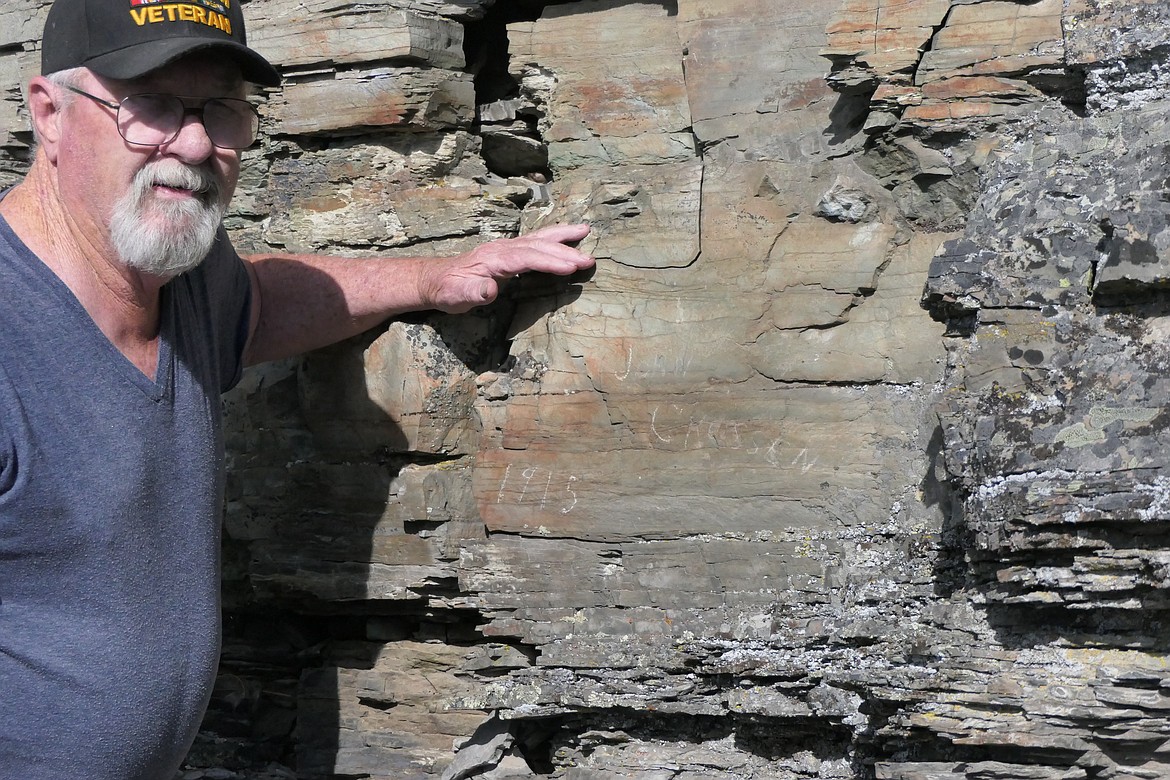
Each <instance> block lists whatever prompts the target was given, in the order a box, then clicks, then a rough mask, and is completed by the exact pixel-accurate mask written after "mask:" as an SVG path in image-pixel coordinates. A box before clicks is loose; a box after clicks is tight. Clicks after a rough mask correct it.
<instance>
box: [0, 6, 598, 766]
mask: <svg viewBox="0 0 1170 780" xmlns="http://www.w3.org/2000/svg"><path fill="white" fill-rule="evenodd" d="M239 6H240V4H239V2H238V0H168V2H166V3H156V2H153V0H56V3H55V4H54V6H53V7H52V9H51V11H50V13H49V17H48V20H47V22H46V26H45V34H44V40H43V45H42V75H41V76H38V77H36V78H34V79H32V80H31V82H30V84H29V86H28V108H29V113H30V116H31V120H32V123H33V127H34V129H35V132H36V135H37V139H38V147H37V150H36V154H35V158H34V161H33V163H32V166H31V168H30V170H29V173H28V175H27V177H26V178H25V179H24V181H22V182H21V183H20V184H19V185H17V186H16V187H14V188H13V189H12V190H10V191H9V192H7V193H5V194H4V196H3V199H2V200H0V334H2V336H3V338H0V777H2V778H13V780H16V779H17V778H19V780H71V779H77V780H148V779H149V780H170V778H171V777H172V776H173V774H174V772H175V771H176V769H177V768H178V766H179V765H180V762H181V761H182V759H183V757H184V755H185V754H186V751H187V749H188V748H189V746H190V744H191V741H192V740H193V738H194V736H195V733H196V731H197V729H198V726H199V722H200V718H201V716H202V713H203V711H204V708H205V707H206V704H207V700H208V697H209V695H210V691H211V687H212V684H213V681H214V677H215V672H216V664H217V660H218V653H219V602H218V594H219V577H218V550H219V511H220V503H221V500H222V495H223V443H222V434H221V430H220V426H221V422H220V419H219V395H220V393H222V392H223V391H224V390H226V389H228V388H230V387H231V386H232V385H233V384H234V383H235V382H236V381H237V379H238V377H239V374H240V371H241V369H242V367H243V365H245V364H248V363H254V362H258V361H263V360H269V359H273V358H278V357H281V356H286V355H291V354H295V353H298V352H301V351H304V350H308V349H312V348H315V347H319V346H322V345H324V344H327V343H330V342H332V341H336V340H338V339H342V338H345V337H348V336H350V335H353V334H356V333H359V332H361V331H363V330H365V329H367V328H369V327H371V326H373V325H375V324H376V323H378V322H379V321H381V320H384V319H386V318H387V317H391V316H394V315H396V314H399V313H402V312H406V311H410V310H418V309H431V308H434V309H440V310H443V311H447V312H462V311H466V310H468V309H470V308H472V307H474V306H477V305H480V304H483V303H487V302H490V301H491V300H493V299H494V297H495V296H496V294H497V280H500V279H503V278H508V277H512V276H515V275H516V274H519V273H522V272H525V271H530V270H536V271H544V272H551V273H555V274H569V273H572V272H574V271H577V270H579V269H582V268H586V267H589V266H590V265H592V262H593V261H592V259H591V258H589V257H588V256H586V255H585V254H583V253H582V252H579V251H578V250H576V249H574V248H572V247H570V246H568V245H567V244H569V243H571V242H573V241H576V240H578V239H581V238H583V237H584V236H585V234H586V233H587V232H588V228H587V227H585V226H581V225H577V226H558V227H553V228H548V229H546V230H543V231H537V232H535V233H533V234H531V235H529V236H527V237H522V238H519V239H511V240H506V241H501V242H494V243H490V244H485V245H483V246H481V247H479V248H477V249H475V250H473V251H471V252H468V253H466V254H464V255H460V256H457V257H450V258H431V259H421V258H420V259H382V260H377V259H354V258H349V259H338V258H329V257H312V256H297V257H293V256H280V255H265V256H260V257H252V258H247V259H246V260H244V259H241V258H240V257H238V256H237V255H236V253H235V252H234V250H233V249H232V247H231V245H230V243H229V241H228V239H227V237H226V235H225V233H224V231H223V228H222V226H221V224H220V220H221V217H222V216H223V213H224V210H225V209H226V207H227V204H228V201H229V199H230V198H231V195H232V192H233V190H234V188H235V186H236V180H237V176H238V174H239V168H240V152H239V150H240V149H241V148H244V147H246V146H248V145H249V144H251V143H252V141H253V140H254V138H255V132H256V116H255V111H254V109H252V107H251V106H250V105H249V104H248V103H247V102H246V101H245V100H244V98H245V94H246V93H245V89H244V86H245V85H244V82H245V80H247V81H253V82H258V83H261V84H268V85H275V84H277V83H279V74H278V73H277V72H276V71H275V70H274V69H273V67H272V66H271V65H270V64H269V63H268V62H266V61H265V60H264V59H263V58H262V57H261V56H260V55H259V54H257V53H255V52H254V51H252V50H251V49H249V48H247V46H246V41H245V37H244V20H243V18H242V15H241V12H240V8H239Z"/></svg>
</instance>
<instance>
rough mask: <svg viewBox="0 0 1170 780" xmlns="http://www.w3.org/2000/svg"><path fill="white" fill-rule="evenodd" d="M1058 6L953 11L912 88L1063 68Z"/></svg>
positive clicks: (1059, 0) (1058, 1)
mask: <svg viewBox="0 0 1170 780" xmlns="http://www.w3.org/2000/svg"><path fill="white" fill-rule="evenodd" d="M1063 11H1064V2H1063V0H1039V2H1036V3H1029V4H1020V3H1015V2H1007V1H1006V0H1005V1H1002V2H1001V1H1000V0H993V1H992V2H983V3H975V4H972V5H956V6H955V7H954V9H953V10H952V11H951V13H950V15H949V16H948V17H947V24H946V26H945V27H944V28H943V29H941V30H940V31H939V32H938V34H937V35H936V36H935V38H934V44H933V45H932V47H931V49H930V51H928V52H926V54H925V55H923V57H922V64H921V66H920V67H919V69H918V73H917V77H916V78H917V82H918V83H919V84H925V83H927V82H930V81H934V80H936V79H939V78H943V77H945V76H946V75H950V74H954V75H991V74H1000V73H1003V74H1010V73H1015V72H1019V71H1022V70H1027V69H1034V68H1042V67H1048V66H1058V65H1061V64H1063V62H1064V32H1063V30H1062V27H1061V20H1062V15H1063Z"/></svg>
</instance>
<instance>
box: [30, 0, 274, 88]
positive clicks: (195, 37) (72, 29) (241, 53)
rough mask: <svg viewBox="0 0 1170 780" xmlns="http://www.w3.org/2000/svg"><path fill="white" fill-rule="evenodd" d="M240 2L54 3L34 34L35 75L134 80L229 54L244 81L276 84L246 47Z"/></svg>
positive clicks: (63, 0)
mask: <svg viewBox="0 0 1170 780" xmlns="http://www.w3.org/2000/svg"><path fill="white" fill-rule="evenodd" d="M240 4H241V0H55V1H54V3H53V6H52V8H50V9H49V16H48V18H47V19H46V20H45V34H44V36H43V37H42V38H41V73H42V74H43V75H46V76H47V75H49V74H50V73H56V72H57V71H61V70H68V69H69V68H77V67H86V68H89V69H90V70H92V71H93V72H94V73H97V74H98V75H100V76H106V77H108V78H112V79H134V78H138V77H139V76H144V75H146V74H147V73H149V72H150V71H152V70H155V69H156V68H160V67H162V66H163V65H166V64H168V63H171V62H174V61H175V60H177V59H179V58H180V57H183V56H184V55H187V54H191V53H192V52H196V51H202V50H208V49H210V50H214V51H217V52H222V53H224V54H227V55H229V56H231V57H234V58H235V60H236V62H238V63H239V65H240V71H241V73H242V74H243V76H244V78H245V79H246V80H248V81H251V82H253V83H256V84H263V85H264V86H269V87H275V86H278V85H279V84H280V73H279V72H277V70H276V68H274V67H272V65H271V63H269V62H268V60H266V59H264V58H263V57H261V56H260V55H259V54H257V53H256V52H255V51H253V50H252V49H249V48H248V42H247V37H246V36H245V34H244V14H243V12H242V11H241V9H240Z"/></svg>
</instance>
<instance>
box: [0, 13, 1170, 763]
mask: <svg viewBox="0 0 1170 780" xmlns="http://www.w3.org/2000/svg"><path fill="white" fill-rule="evenodd" d="M45 10H46V4H45V3H43V2H38V0H15V1H14V2H9V3H7V4H6V5H5V6H4V8H3V9H0V72H2V73H7V74H8V76H9V77H8V78H7V79H5V80H4V82H3V83H5V84H7V85H8V86H7V87H6V91H5V92H4V93H0V179H3V180H4V181H5V182H11V181H14V180H15V178H16V177H17V176H18V175H19V174H20V172H21V171H22V170H23V167H24V165H25V164H26V161H27V158H28V154H29V145H30V143H31V138H30V136H29V133H28V131H27V129H26V127H25V119H24V113H23V109H22V108H21V104H20V90H19V86H18V85H20V84H21V83H23V82H24V81H26V80H27V78H28V77H29V76H31V75H32V74H33V73H35V72H36V71H35V68H36V67H37V62H38V60H37V51H36V48H37V44H36V40H37V37H38V35H39V30H40V24H41V20H42V19H43V15H44V11H45ZM245 13H246V14H247V15H248V18H249V35H250V40H251V42H252V44H253V45H254V46H256V47H257V48H258V49H260V50H261V51H264V52H265V53H266V54H268V55H269V56H270V58H271V59H272V60H273V61H274V62H275V63H276V64H277V65H278V66H280V68H281V69H282V71H283V72H284V74H285V81H284V84H283V85H282V87H281V88H279V89H276V90H269V91H265V92H263V93H261V94H259V95H258V96H257V99H258V101H259V103H260V105H261V111H262V113H263V115H264V119H265V137H264V139H263V141H262V142H261V143H260V144H259V145H258V146H257V147H256V148H255V149H253V150H249V151H248V152H246V153H245V170H244V174H243V177H242V184H241V191H240V192H239V193H238V195H237V199H236V201H235V203H234V206H233V211H232V213H231V214H230V216H229V219H228V226H229V228H230V229H231V231H232V234H233V237H234V239H235V240H236V242H237V244H238V246H239V247H240V248H241V250H244V251H247V250H256V249H264V248H286V249H289V250H296V251H324V252H331V253H347V254H359V255H360V254H369V253H375V252H377V253H386V254H418V253H449V252H456V251H460V250H462V249H465V248H467V247H470V246H471V245H473V243H475V242H477V241H480V240H483V239H488V238H494V237H500V236H508V235H514V234H516V233H517V232H520V231H523V230H530V229H533V228H535V227H537V226H539V225H542V224H547V223H550V222H554V221H566V220H588V221H589V222H590V223H591V224H592V225H593V228H594V229H593V233H592V235H591V236H590V237H589V238H588V239H586V242H585V243H586V247H587V248H588V249H589V250H590V251H592V252H593V253H594V254H595V255H596V256H597V257H598V260H599V262H598V267H597V269H596V271H595V272H594V273H592V274H589V275H587V276H584V277H582V278H577V279H572V280H567V281H566V280H554V279H545V278H527V277H525V278H521V279H517V280H515V281H514V282H511V283H510V284H509V285H508V287H507V289H506V290H505V294H504V296H503V298H502V300H501V301H499V302H498V303H496V304H494V305H493V306H491V307H487V308H485V309H483V310H480V311H477V312H474V313H473V314H471V315H466V316H463V317H449V316H438V315H426V314H421V315H418V316H414V317H408V318H403V319H402V320H400V321H396V322H394V323H390V324H388V325H387V326H385V327H383V328H379V329H377V330H376V331H374V332H371V333H369V334H366V335H365V336H363V337H361V338H357V339H354V340H352V341H351V342H348V343H345V344H342V345H338V346H336V347H333V348H330V349H327V350H322V351H320V352H317V353H314V354H311V355H307V356H305V357H304V358H302V359H298V360H295V361H288V362H285V363H280V364H270V365H267V366H263V367H260V368H258V369H254V370H252V371H251V372H250V373H249V374H248V375H247V376H246V377H245V379H244V381H243V383H242V384H241V386H240V387H238V388H237V389H236V390H235V391H233V392H232V393H231V394H230V396H228V397H227V398H226V399H225V409H226V414H227V419H228V425H229V466H230V469H229V481H230V484H229V497H228V504H227V507H226V516H225V540H224V599H225V615H226V621H227V625H226V635H225V644H224V654H223V664H222V674H221V677H220V681H219V684H218V685H217V690H216V693H215V696H214V698H213V702H212V705H211V709H210V710H209V712H208V716H207V719H206V721H205V726H204V730H203V733H202V734H201V736H200V739H199V740H198V742H197V743H196V745H195V747H194V749H193V751H192V754H191V756H190V757H189V764H190V770H189V771H188V772H187V774H186V776H187V777H190V778H198V777H237V778H253V779H254V780H259V779H260V778H277V777H292V776H297V777H301V778H327V777H355V776H357V777H370V778H375V779H378V778H381V779H384V780H390V779H391V778H393V779H394V780H402V779H405V778H435V779H436V780H461V779H462V778H485V779H486V778H492V779H495V780H502V779H503V778H523V777H538V776H547V777H562V778H568V779H570V780H601V778H619V777H638V778H650V779H651V780H656V779H658V778H662V779H663V780H665V779H666V778H678V779H680V780H681V779H682V778H692V779H694V780H698V778H726V779H728V780H730V779H731V778H737V779H742V778H758V779H760V780H762V779H764V778H781V779H784V780H805V779H808V780H812V779H813V778H817V779H823V780H829V779H843V778H882V779H885V780H959V779H963V780H1016V779H1023V778H1028V779H1029V780H1032V779H1034V780H1078V779H1083V780H1104V779H1105V778H1110V779H1111V780H1121V779H1122V778H1134V779H1135V780H1136V779H1138V778H1162V777H1168V776H1170V719H1168V718H1167V712H1168V711H1170V696H1168V695H1167V693H1166V691H1167V690H1168V688H1170V673H1168V672H1167V648H1168V644H1170V634H1168V633H1167V629H1166V628H1165V626H1164V625H1163V622H1164V620H1165V618H1166V610H1167V607H1168V606H1170V602H1168V599H1167V587H1168V586H1167V582H1168V581H1170V551H1168V545H1167V543H1166V541H1165V540H1166V539H1167V531H1168V530H1170V529H1168V528H1167V527H1166V523H1167V522H1168V521H1170V475H1168V474H1167V473H1166V468H1165V464H1164V453H1165V452H1166V447H1167V444H1168V443H1170V442H1167V437H1168V435H1170V434H1168V433H1167V431H1168V429H1170V417H1168V416H1167V413H1166V410H1165V406H1166V404H1165V398H1166V397H1167V393H1168V392H1170V346H1168V343H1167V337H1168V336H1170V259H1168V258H1170V228H1168V227H1167V225H1168V224H1170V205H1168V204H1170V194H1168V192H1170V191H1168V185H1167V181H1168V179H1167V176H1168V175H1170V174H1168V171H1170V120H1168V117H1170V88H1168V87H1167V86H1166V81H1165V78H1164V77H1165V74H1166V72H1167V69H1168V68H1170V62H1168V60H1167V52H1168V51H1170V46H1167V44H1168V43H1170V32H1168V30H1170V25H1168V24H1167V22H1170V10H1168V8H1167V6H1166V4H1164V3H1162V2H1158V1H1157V0H1148V1H1143V0H1113V1H1112V2H1099V1H1097V0H1033V1H1032V2H1022V1H1021V2H1016V1H1015V0H984V1H983V2H980V1H979V0H965V1H964V0H833V2H817V3H810V2H805V1H804V0H677V2H674V1H670V2H639V3H635V2H623V1H622V0H580V1H579V2H568V3H562V2H551V1H549V2H541V0H517V1H516V2H499V3H493V2H492V1H491V0H451V1H450V2H444V1H443V0H387V2H381V3H376V4H371V3H363V2H356V1H354V2H351V1H350V0H333V1H332V2H324V1H323V0H303V1H301V2H294V1H293V0H251V2H248V4H247V6H246V8H245Z"/></svg>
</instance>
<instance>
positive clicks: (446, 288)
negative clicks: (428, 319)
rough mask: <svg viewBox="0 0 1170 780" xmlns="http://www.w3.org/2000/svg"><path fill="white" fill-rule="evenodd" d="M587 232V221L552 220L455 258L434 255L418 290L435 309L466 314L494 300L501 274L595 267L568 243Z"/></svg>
mask: <svg viewBox="0 0 1170 780" xmlns="http://www.w3.org/2000/svg"><path fill="white" fill-rule="evenodd" d="M587 235H589V226H588V225H552V226H550V227H546V228H541V229H540V230H536V231H533V232H532V233H529V234H528V235H524V236H519V237H517V238H502V239H499V240H497V241H491V242H489V243H486V244H481V245H480V246H477V247H476V248H475V249H472V250H471V251H470V252H466V253H464V254H461V255H456V256H455V257H448V258H442V259H436V260H430V261H427V262H426V263H425V264H424V265H423V267H422V269H421V270H420V273H421V275H422V278H420V280H419V291H420V292H421V293H422V295H423V298H424V299H425V300H426V301H427V302H428V303H429V304H430V306H432V307H433V308H435V309H438V310H439V311H443V312H447V313H448V314H462V313H463V312H466V311H470V310H471V309H474V308H475V307H476V306H483V305H484V304H486V303H491V302H492V301H494V300H495V299H496V296H497V295H499V292H500V287H499V282H500V280H502V279H510V278H512V277H514V276H519V275H520V274H522V273H524V272H526V271H540V272H542V273H549V274H557V275H560V276H568V275H569V274H572V273H575V272H577V271H580V270H583V269H585V268H590V267H592V266H593V262H594V261H593V258H592V257H590V256H589V255H587V254H585V253H584V252H582V251H580V250H578V249H574V248H573V247H571V246H567V244H568V243H571V242H574V241H580V240H581V239H583V238H584V237H585V236H587Z"/></svg>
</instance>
